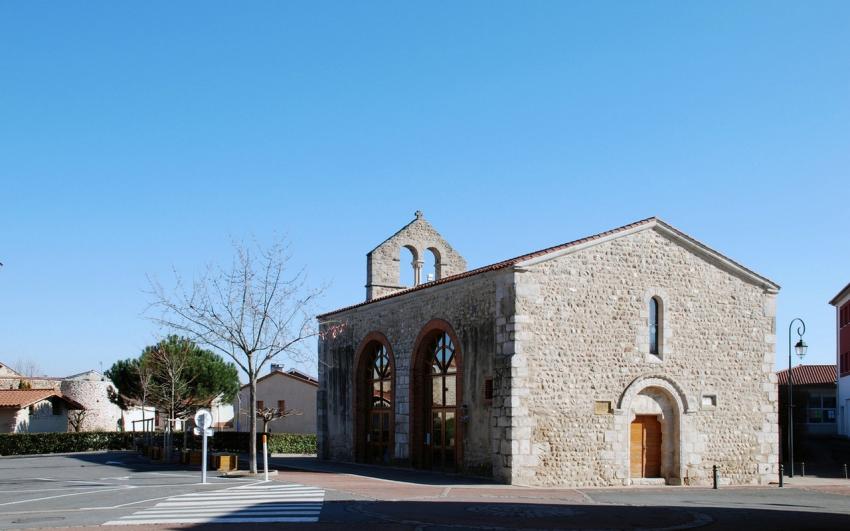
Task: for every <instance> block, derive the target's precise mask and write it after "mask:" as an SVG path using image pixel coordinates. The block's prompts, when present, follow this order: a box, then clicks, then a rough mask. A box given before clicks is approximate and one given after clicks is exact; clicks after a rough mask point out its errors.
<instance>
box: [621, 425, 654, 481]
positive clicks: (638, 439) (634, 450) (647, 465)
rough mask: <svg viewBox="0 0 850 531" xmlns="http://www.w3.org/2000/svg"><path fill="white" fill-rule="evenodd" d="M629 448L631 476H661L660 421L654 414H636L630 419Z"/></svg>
mask: <svg viewBox="0 0 850 531" xmlns="http://www.w3.org/2000/svg"><path fill="white" fill-rule="evenodd" d="M630 440H631V443H630V448H629V454H630V466H631V476H632V477H633V478H657V477H661V423H660V422H658V418H657V417H656V416H655V415H638V416H636V417H635V420H634V421H632V426H631V437H630Z"/></svg>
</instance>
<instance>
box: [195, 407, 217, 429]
mask: <svg viewBox="0 0 850 531" xmlns="http://www.w3.org/2000/svg"><path fill="white" fill-rule="evenodd" d="M212 420H213V419H212V413H210V412H209V410H208V409H199V410H198V412H197V413H195V426H197V427H199V428H201V429H202V430H205V429H207V428H209V427H210V426H212Z"/></svg>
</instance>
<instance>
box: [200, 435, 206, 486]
mask: <svg viewBox="0 0 850 531" xmlns="http://www.w3.org/2000/svg"><path fill="white" fill-rule="evenodd" d="M201 437H202V438H203V442H202V443H201V483H206V482H207V430H204V433H203V435H202V436H201Z"/></svg>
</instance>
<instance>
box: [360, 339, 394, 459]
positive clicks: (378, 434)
mask: <svg viewBox="0 0 850 531" xmlns="http://www.w3.org/2000/svg"><path fill="white" fill-rule="evenodd" d="M367 363H368V365H367V367H366V371H367V372H366V377H367V381H366V382H364V383H366V390H367V392H368V403H367V404H366V409H367V411H366V424H367V426H366V454H367V460H368V461H369V462H370V463H382V464H386V463H389V462H390V458H391V457H392V453H393V448H392V435H393V434H392V431H393V428H392V425H393V364H392V360H391V358H390V356H389V354H388V353H387V349H386V347H384V345H382V344H380V343H374V344H373V346H372V348H371V351H370V352H369V358H368V359H367Z"/></svg>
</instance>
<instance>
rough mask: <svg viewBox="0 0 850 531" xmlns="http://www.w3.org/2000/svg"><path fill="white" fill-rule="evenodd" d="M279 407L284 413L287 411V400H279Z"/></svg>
mask: <svg viewBox="0 0 850 531" xmlns="http://www.w3.org/2000/svg"><path fill="white" fill-rule="evenodd" d="M277 409H278V410H280V412H281V414H283V413H284V412H285V411H286V400H278V401H277Z"/></svg>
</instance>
